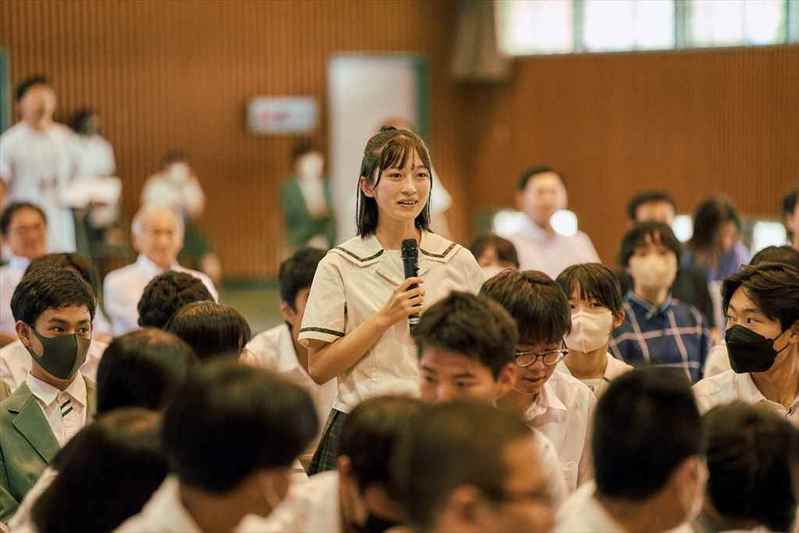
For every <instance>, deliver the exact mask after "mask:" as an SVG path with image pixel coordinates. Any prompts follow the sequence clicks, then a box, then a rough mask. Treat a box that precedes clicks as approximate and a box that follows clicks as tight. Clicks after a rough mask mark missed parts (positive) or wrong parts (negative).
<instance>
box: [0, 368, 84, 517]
mask: <svg viewBox="0 0 799 533" xmlns="http://www.w3.org/2000/svg"><path fill="white" fill-rule="evenodd" d="M81 379H85V378H83V377H81ZM85 380H86V395H87V404H86V405H87V411H86V419H87V420H90V419H91V418H93V417H94V415H95V412H96V410H97V402H96V398H95V387H94V384H93V383H92V382H91V381H89V380H88V379H85ZM59 448H60V446H59V445H58V441H57V440H56V438H55V435H53V431H52V430H51V429H50V424H49V423H48V422H47V418H45V416H44V413H43V412H42V409H41V407H39V403H38V402H37V400H36V397H35V396H34V395H33V393H32V392H31V390H30V389H29V388H28V385H27V384H26V383H23V384H22V385H20V386H19V387H18V388H17V390H15V391H14V392H13V393H12V394H11V396H9V397H8V398H6V399H5V400H4V401H2V402H0V522H7V521H8V520H9V518H11V516H12V515H13V514H14V512H15V511H16V509H17V507H18V506H19V503H20V502H21V501H22V499H23V498H24V497H25V494H26V493H27V492H28V491H29V490H30V489H31V487H33V485H34V484H35V483H36V480H37V479H38V478H39V476H40V475H41V473H42V471H43V470H44V469H45V467H46V466H47V465H49V464H50V462H51V461H52V460H53V458H54V457H55V454H56V453H57V452H58V450H59Z"/></svg>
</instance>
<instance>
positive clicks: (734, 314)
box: [694, 263, 799, 423]
mask: <svg viewBox="0 0 799 533" xmlns="http://www.w3.org/2000/svg"><path fill="white" fill-rule="evenodd" d="M722 292H723V306H724V312H725V314H726V316H727V331H726V333H725V339H726V345H727V351H728V352H729V357H730V365H731V366H732V370H728V371H727V372H724V373H721V374H717V375H715V376H713V377H709V378H705V379H703V380H702V381H700V382H699V383H697V384H696V385H695V386H694V394H696V400H697V402H698V403H699V407H700V409H701V410H702V411H703V412H705V411H707V410H709V409H710V408H712V407H714V406H716V405H720V404H724V403H729V402H731V401H733V400H741V401H743V402H746V403H751V404H761V405H764V406H767V407H768V408H770V409H773V410H774V411H776V412H778V413H780V414H782V415H783V416H786V417H788V418H789V419H791V420H792V421H794V422H795V423H799V269H797V268H796V267H794V266H791V265H788V264H784V263H760V264H758V265H755V266H746V267H744V268H743V269H741V270H740V271H738V272H737V273H735V274H733V275H732V276H730V277H729V278H727V279H726V280H725V281H724V285H723V291H722Z"/></svg>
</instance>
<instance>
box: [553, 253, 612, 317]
mask: <svg viewBox="0 0 799 533" xmlns="http://www.w3.org/2000/svg"><path fill="white" fill-rule="evenodd" d="M556 281H557V283H558V285H560V288H561V289H563V292H564V293H565V294H566V296H567V297H568V298H571V294H572V292H573V291H574V290H575V289H576V290H577V293H578V294H579V295H580V298H581V299H583V300H587V299H593V300H596V301H597V302H598V303H599V304H600V305H602V306H604V307H607V308H608V309H610V312H611V313H613V314H614V315H618V314H619V313H621V311H622V306H623V302H622V295H621V285H620V284H619V278H618V276H617V275H616V274H615V273H614V272H613V271H612V270H611V269H609V268H608V267H606V266H605V265H603V264H602V263H583V264H580V265H572V266H570V267H568V268H567V269H566V270H564V271H563V272H561V273H560V274H558V279H557V280H556Z"/></svg>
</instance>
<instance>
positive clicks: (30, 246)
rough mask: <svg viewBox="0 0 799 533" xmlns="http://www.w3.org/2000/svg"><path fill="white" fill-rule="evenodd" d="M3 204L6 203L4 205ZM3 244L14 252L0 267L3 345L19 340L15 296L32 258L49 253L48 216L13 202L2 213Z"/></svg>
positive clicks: (36, 208) (0, 238)
mask: <svg viewBox="0 0 799 533" xmlns="http://www.w3.org/2000/svg"><path fill="white" fill-rule="evenodd" d="M0 205H2V202H0ZM0 244H2V245H3V246H5V247H6V248H7V249H8V251H9V252H10V253H11V257H10V258H9V261H8V264H7V265H3V266H0V346H4V345H6V344H8V343H9V342H13V341H14V340H16V338H17V336H16V334H15V333H14V317H13V316H12V315H11V295H12V294H14V289H15V288H16V286H17V284H18V283H19V280H21V279H22V276H23V275H24V274H25V269H26V268H28V264H29V263H30V261H31V259H35V258H37V257H40V256H42V255H44V254H46V253H47V215H46V214H45V213H44V210H43V209H42V208H41V207H39V206H38V205H36V204H32V203H29V202H12V203H9V204H8V205H7V206H6V207H5V209H3V210H2V212H0Z"/></svg>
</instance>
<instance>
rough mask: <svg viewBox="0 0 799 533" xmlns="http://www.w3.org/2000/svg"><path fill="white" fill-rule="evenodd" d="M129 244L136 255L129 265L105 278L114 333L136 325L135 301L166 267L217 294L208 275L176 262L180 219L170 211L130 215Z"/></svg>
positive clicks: (151, 209) (155, 209)
mask: <svg viewBox="0 0 799 533" xmlns="http://www.w3.org/2000/svg"><path fill="white" fill-rule="evenodd" d="M131 229H132V233H133V245H134V247H135V248H136V249H137V250H138V251H139V253H140V255H139V257H138V259H137V260H136V262H135V263H134V264H132V265H128V266H126V267H123V268H120V269H118V270H114V271H113V272H110V273H109V274H108V276H106V278H105V283H104V289H103V290H104V294H105V307H106V310H107V311H108V318H109V319H110V320H111V323H112V327H113V330H114V334H115V335H121V334H122V333H126V332H128V331H132V330H134V329H136V328H138V321H139V311H138V309H137V305H138V303H139V299H140V298H141V296H142V293H143V292H144V288H145V287H146V286H147V283H149V282H150V280H152V279H153V278H154V277H156V276H157V275H158V274H161V273H162V272H164V271H167V270H175V271H177V272H186V273H189V274H191V275H193V276H195V277H197V278H199V279H200V280H202V282H203V283H204V284H205V286H206V287H207V288H208V291H209V292H210V293H211V295H212V296H213V297H214V300H216V299H217V298H218V295H217V292H216V289H215V288H214V284H213V282H212V281H211V279H210V278H209V277H208V276H206V275H205V274H203V273H202V272H197V271H195V270H190V269H188V268H183V267H182V266H180V265H179V264H178V263H177V257H178V253H179V252H180V249H181V248H182V247H183V221H182V220H181V219H180V217H178V216H177V215H176V214H175V212H174V211H172V210H170V209H166V208H161V207H144V208H142V209H141V210H140V211H139V212H138V213H137V214H136V216H135V217H134V218H133V224H132V228H131Z"/></svg>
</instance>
